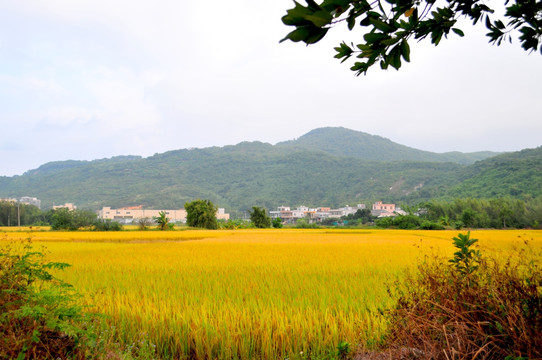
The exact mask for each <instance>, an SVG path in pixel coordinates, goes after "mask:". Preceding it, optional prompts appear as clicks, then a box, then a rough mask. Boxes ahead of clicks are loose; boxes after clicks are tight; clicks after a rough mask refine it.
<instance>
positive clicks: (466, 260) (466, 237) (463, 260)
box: [449, 231, 482, 276]
mask: <svg viewBox="0 0 542 360" xmlns="http://www.w3.org/2000/svg"><path fill="white" fill-rule="evenodd" d="M453 241H454V246H455V247H456V248H457V249H458V251H456V252H455V253H454V257H453V258H452V259H450V260H449V261H450V263H452V264H454V267H455V270H456V271H457V272H458V273H460V274H461V275H463V276H467V275H470V274H472V273H473V272H475V271H476V270H477V269H478V266H479V264H480V261H481V257H482V255H481V254H480V250H475V249H473V248H472V247H473V246H474V244H476V243H477V242H478V239H472V238H471V237H470V231H469V232H468V233H467V234H458V235H457V236H456V237H454V238H453Z"/></svg>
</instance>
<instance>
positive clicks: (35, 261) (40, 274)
mask: <svg viewBox="0 0 542 360" xmlns="http://www.w3.org/2000/svg"><path fill="white" fill-rule="evenodd" d="M67 266H68V264H64V263H55V262H47V261H46V260H45V256H44V254H43V252H39V251H35V250H34V249H33V247H32V245H31V243H30V241H28V242H25V243H24V244H9V245H6V246H4V247H3V248H2V249H0V314H1V315H0V358H1V359H26V358H32V359H50V358H52V359H56V358H61V359H65V358H68V357H70V358H84V357H86V356H85V354H84V350H83V346H82V345H83V344H84V343H85V341H90V338H91V336H90V333H89V332H87V330H85V329H84V328H83V326H82V325H81V324H83V322H85V321H87V320H88V319H85V315H84V314H83V312H82V309H81V307H80V306H78V305H77V302H76V299H77V296H76V294H75V293H74V291H73V289H72V288H71V286H70V285H68V284H66V283H64V282H63V281H61V280H59V279H57V278H55V277H54V276H53V275H51V273H50V272H49V271H50V270H52V269H60V270H61V269H64V268H65V267H67Z"/></svg>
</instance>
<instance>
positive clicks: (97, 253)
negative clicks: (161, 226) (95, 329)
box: [9, 229, 542, 359]
mask: <svg viewBox="0 0 542 360" xmlns="http://www.w3.org/2000/svg"><path fill="white" fill-rule="evenodd" d="M456 234H457V233H456V232H447V231H439V232H430V231H389V230H375V231H360V230H351V231H348V230H337V231H330V230H295V229H289V230H237V231H183V232H165V233H161V232H160V233H159V232H121V233H77V232H62V233H56V232H50V233H49V232H48V233H39V234H34V236H36V238H34V241H40V242H43V243H46V245H47V247H48V249H49V250H50V251H51V258H52V260H55V261H62V262H67V263H70V264H72V265H73V266H72V268H71V269H70V271H68V272H65V273H63V274H59V276H61V277H62V279H63V280H65V281H67V282H69V283H71V284H73V285H74V286H75V287H76V288H77V289H78V290H79V291H80V292H81V293H83V294H85V299H86V302H87V303H88V304H92V305H93V306H94V308H95V310H97V311H99V312H102V313H105V314H107V315H109V318H108V319H107V320H106V321H107V324H104V326H108V327H109V326H114V327H115V333H116V334H117V336H118V337H119V340H120V341H124V342H127V343H128V342H129V341H130V340H131V339H133V338H140V337H141V336H145V337H146V338H147V339H149V341H150V342H152V343H153V344H155V345H156V346H157V350H158V353H159V354H160V355H161V356H162V357H164V358H197V359H206V358H239V359H253V358H266V359H275V358H285V357H289V358H301V357H305V356H311V357H312V358H318V357H320V358H323V357H326V356H331V354H335V353H336V349H337V346H338V345H339V344H341V343H344V342H345V341H346V342H348V343H349V344H352V347H353V348H355V347H357V346H358V345H362V346H371V344H375V343H379V342H380V340H381V339H382V337H383V336H384V334H385V333H386V331H387V324H386V323H385V322H384V320H383V318H382V317H381V316H380V314H381V313H382V312H383V311H384V310H385V309H388V308H390V307H391V306H393V304H394V299H392V298H390V296H389V294H388V292H387V291H386V282H387V281H390V280H389V279H393V278H394V277H396V276H399V274H401V273H402V271H403V270H404V269H405V268H407V267H410V266H414V265H415V264H416V263H417V259H419V258H420V257H421V256H423V254H425V253H428V252H436V253H439V254H442V255H448V256H449V255H450V254H452V253H453V247H452V245H451V243H450V239H451V238H452V237H453V236H454V235H456ZM13 236H17V233H10V234H9V237H13ZM476 236H477V237H478V238H479V239H480V243H481V246H483V247H485V248H486V250H487V251H490V252H494V253H496V254H499V253H502V256H504V255H505V254H506V252H507V251H509V249H511V248H512V247H513V246H514V244H516V243H518V242H521V239H523V238H525V237H529V238H533V241H532V243H533V244H535V246H540V244H542V233H541V232H535V231H533V232H526V231H522V232H519V231H518V232H515V231H506V232H503V231H501V232H497V231H493V232H491V231H486V232H483V231H481V232H476ZM518 236H519V238H518ZM164 240H167V241H164ZM499 256H500V255H499ZM301 353H302V354H301Z"/></svg>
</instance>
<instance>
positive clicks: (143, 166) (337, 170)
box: [0, 128, 542, 211]
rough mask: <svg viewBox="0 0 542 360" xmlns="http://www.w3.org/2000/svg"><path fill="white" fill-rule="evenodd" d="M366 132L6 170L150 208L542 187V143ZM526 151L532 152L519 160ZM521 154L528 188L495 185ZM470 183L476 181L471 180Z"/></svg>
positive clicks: (89, 196)
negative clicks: (431, 146)
mask: <svg viewBox="0 0 542 360" xmlns="http://www.w3.org/2000/svg"><path fill="white" fill-rule="evenodd" d="M345 131H346V132H347V133H348V132H349V136H343V137H340V136H339V140H341V139H342V142H340V143H339V144H338V145H343V146H344V148H347V149H349V150H348V151H350V152H348V151H347V152H346V154H349V155H350V156H348V155H344V154H345V152H344V151H343V152H340V151H339V150H340V146H337V145H334V144H337V142H338V140H337V134H340V133H343V134H344V133H345ZM330 132H331V133H334V135H333V136H329V138H327V140H326V136H325V134H326V133H328V134H330ZM308 134H310V133H308ZM361 134H362V135H360V134H359V133H358V132H355V131H352V130H347V129H344V128H325V129H324V130H323V131H317V132H316V134H314V133H313V134H311V135H310V136H309V140H310V141H309V143H311V142H312V144H314V143H316V144H318V143H319V144H321V145H322V146H321V148H315V146H314V145H310V144H309V145H304V144H305V143H306V141H307V138H305V139H301V141H299V142H297V143H294V142H286V144H284V143H282V144H281V143H278V144H276V145H271V144H269V143H263V142H241V143H239V144H237V145H227V146H224V147H208V148H201V149H197V148H196V149H180V150H172V151H168V152H165V153H160V154H154V155H152V156H149V157H146V158H142V157H138V156H121V157H114V158H112V159H99V160H92V161H75V160H69V161H66V162H51V163H47V164H44V165H42V166H40V167H38V168H37V169H34V170H30V171H28V172H26V173H25V174H23V175H21V176H16V177H10V178H8V177H0V197H20V196H25V195H29V196H36V197H38V198H40V199H41V200H42V204H43V206H44V208H47V207H50V206H51V205H52V204H53V203H56V204H58V203H63V202H72V203H75V204H76V205H78V206H79V207H80V208H88V209H94V210H95V209H98V208H101V207H102V206H112V207H120V206H130V205H140V204H142V205H144V206H145V207H149V208H153V207H154V208H180V207H183V206H184V203H185V202H187V201H192V200H194V199H196V198H205V199H210V200H211V201H213V202H215V203H216V204H217V205H219V206H220V207H226V208H227V209H228V210H229V211H232V210H234V211H235V210H238V211H241V210H246V209H250V208H251V206H253V205H259V206H265V207H267V208H268V209H271V208H274V207H276V206H278V205H281V204H289V205H292V206H295V205H301V204H305V205H307V206H340V205H344V204H348V203H350V204H352V203H357V202H366V203H369V202H371V201H375V200H385V201H394V202H416V201H425V200H428V199H431V198H445V197H447V196H448V197H449V196H452V195H453V196H461V194H468V193H470V194H472V193H473V191H471V190H469V189H476V188H479V189H481V188H483V187H484V186H485V187H486V188H492V190H493V192H494V193H495V194H501V195H503V194H504V195H506V196H523V195H525V194H532V195H533V196H537V195H536V194H537V192H536V190H535V189H531V188H530V185H529V184H534V185H537V184H539V181H540V179H541V178H542V175H541V174H542V171H540V172H536V171H531V169H537V167H538V166H540V167H542V147H541V148H537V149H533V150H532V151H523V152H516V153H505V154H501V155H497V156H493V157H490V158H486V159H482V160H477V161H476V162H474V163H471V164H470V165H465V164H461V163H458V162H450V161H448V159H447V158H439V160H440V161H432V160H429V161H428V160H426V158H425V157H424V156H422V160H409V159H406V160H405V159H404V157H405V156H404V154H402V152H403V151H404V149H403V146H402V145H399V144H397V145H398V146H395V145H394V143H393V142H391V141H390V140H388V139H385V138H381V137H376V138H372V137H373V135H369V136H370V138H368V137H367V136H366V135H368V134H365V133H361ZM349 138H350V140H348V141H346V140H345V139H349ZM360 138H362V139H364V140H363V141H361V140H360ZM382 139H383V140H382ZM298 140H299V139H297V141H298ZM371 140H376V141H377V144H381V143H382V141H383V143H384V144H388V145H390V143H391V145H390V146H391V147H389V149H391V150H389V151H386V153H387V154H388V155H387V156H388V157H389V156H390V154H392V155H393V151H395V152H396V156H395V157H392V160H381V159H379V158H378V157H376V156H373V157H372V158H371V156H368V155H367V156H366V158H362V157H361V156H362V155H363V154H364V153H363V149H364V148H366V146H367V143H368V142H369V143H371ZM372 144H373V146H377V145H374V144H375V143H374V142H373V143H372ZM394 149H395V150H394ZM397 149H399V150H397ZM413 150H416V149H413ZM390 151H391V152H390ZM420 151H421V150H420ZM425 153H426V152H422V153H421V154H425ZM377 154H378V153H377ZM412 154H414V155H416V154H420V153H418V152H416V151H414V152H411V153H409V154H408V155H409V156H412ZM425 155H426V154H425ZM367 158H369V159H367ZM522 158H525V159H526V160H525V161H523V160H521V161H519V160H520V159H522ZM431 159H432V157H431ZM518 159H519V160H518ZM458 161H459V160H458ZM513 163H518V164H520V165H518V166H519V168H518V169H516V172H517V173H518V174H520V176H524V177H526V179H524V180H522V181H523V182H522V183H521V184H522V185H521V186H522V188H521V189H519V191H518V189H514V188H513V187H511V186H510V184H509V183H508V182H505V181H496V180H491V181H493V183H495V184H494V186H493V183H492V184H490V185H491V186H489V185H488V184H487V181H488V180H487V179H488V178H491V179H494V178H495V176H497V175H498V174H504V173H506V172H507V171H508V170H507V169H508V168H509V167H510V166H512V165H511V164H513ZM485 168H487V169H486V170H484V169H485ZM496 174H497V175H496ZM469 181H470V183H469ZM514 181H517V180H514ZM484 182H486V183H485V184H484ZM462 183H465V184H468V185H469V186H470V188H466V187H465V186H463V187H462ZM480 184H484V185H480ZM541 188H542V186H541ZM451 194H452V195H451ZM514 194H515V195H514ZM468 196H471V195H468Z"/></svg>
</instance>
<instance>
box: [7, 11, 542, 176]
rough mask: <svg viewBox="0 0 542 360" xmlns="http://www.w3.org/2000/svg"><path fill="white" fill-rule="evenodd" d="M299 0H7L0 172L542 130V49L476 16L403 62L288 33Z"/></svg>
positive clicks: (503, 140)
mask: <svg viewBox="0 0 542 360" xmlns="http://www.w3.org/2000/svg"><path fill="white" fill-rule="evenodd" d="M292 5H293V2H292V1H289V0H228V1H224V0H207V1H190V2H188V1H185V0H180V1H179V0H177V1H173V0H171V1H170V0H155V1H138V0H135V1H134V0H130V1H116V0H108V1H102V0H92V1H72V0H48V1H30V0H29V1H11V0H0V134H1V136H0V161H1V162H0V175H8V176H11V175H16V174H22V173H23V172H25V171H27V170H30V169H33V168H36V167H38V166H39V165H41V164H44V163H46V162H49V161H58V160H68V159H75V160H92V159H98V158H104V157H111V156H115V155H142V156H149V155H153V154H155V153H161V152H164V151H168V150H175V149H181V148H190V147H207V146H215V145H216V146H222V145H228V144H236V143H239V142H241V141H253V140H258V141H263V142H269V143H272V144H274V143H276V142H279V141H284V140H290V139H293V138H297V137H299V136H301V135H303V134H305V133H307V132H308V131H310V130H312V129H315V128H318V127H324V126H343V127H346V128H350V129H354V130H358V131H363V132H367V133H370V134H373V135H380V136H383V137H386V138H389V139H391V140H392V141H395V142H397V143H400V144H404V145H407V146H411V147H415V148H418V149H423V150H429V151H435V152H445V151H462V152H471V151H480V150H493V151H514V150H520V149H524V148H533V147H537V146H540V145H542V115H541V104H542V86H541V84H542V71H541V67H540V65H541V64H542V56H540V55H539V54H531V55H528V54H527V53H526V52H524V51H523V50H522V49H521V48H520V47H519V44H518V43H517V41H516V42H515V43H514V44H512V45H509V44H506V45H503V46H501V47H495V46H491V45H489V44H488V43H487V40H486V38H485V36H484V33H485V31H484V28H483V26H478V28H473V27H472V26H470V25H466V26H463V27H462V29H463V30H464V31H465V34H466V36H465V38H463V39H461V38H458V37H457V36H455V35H454V36H451V37H450V38H449V39H448V40H447V41H446V40H443V41H442V43H441V45H439V46H438V47H437V48H435V47H433V46H432V45H430V44H425V43H413V44H411V61H412V62H411V63H410V64H406V65H404V66H403V68H402V69H401V70H400V71H399V72H397V71H395V70H393V69H391V70H388V71H382V70H380V69H379V68H378V69H377V68H375V69H371V70H370V71H369V74H368V75H367V76H360V77H356V76H354V74H353V72H351V71H350V70H349V69H348V68H349V66H348V65H347V64H340V62H339V61H338V60H336V59H334V58H333V56H334V54H335V52H334V50H333V47H334V46H337V45H338V43H339V42H340V41H341V40H343V39H344V40H347V41H355V40H356V36H360V35H359V33H358V32H356V31H355V30H354V31H352V32H348V31H347V30H344V29H341V28H337V29H334V31H335V32H331V33H330V36H329V38H326V39H324V40H323V41H321V42H320V43H318V44H316V45H312V46H310V47H306V46H304V45H303V44H300V43H298V44H294V43H291V42H285V43H282V44H279V40H280V39H281V38H282V37H284V36H285V35H286V34H287V33H288V32H289V31H291V30H292V28H290V27H286V26H284V25H283V24H282V23H281V20H280V19H281V17H282V16H283V15H284V14H285V12H286V9H288V8H290V7H292Z"/></svg>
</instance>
